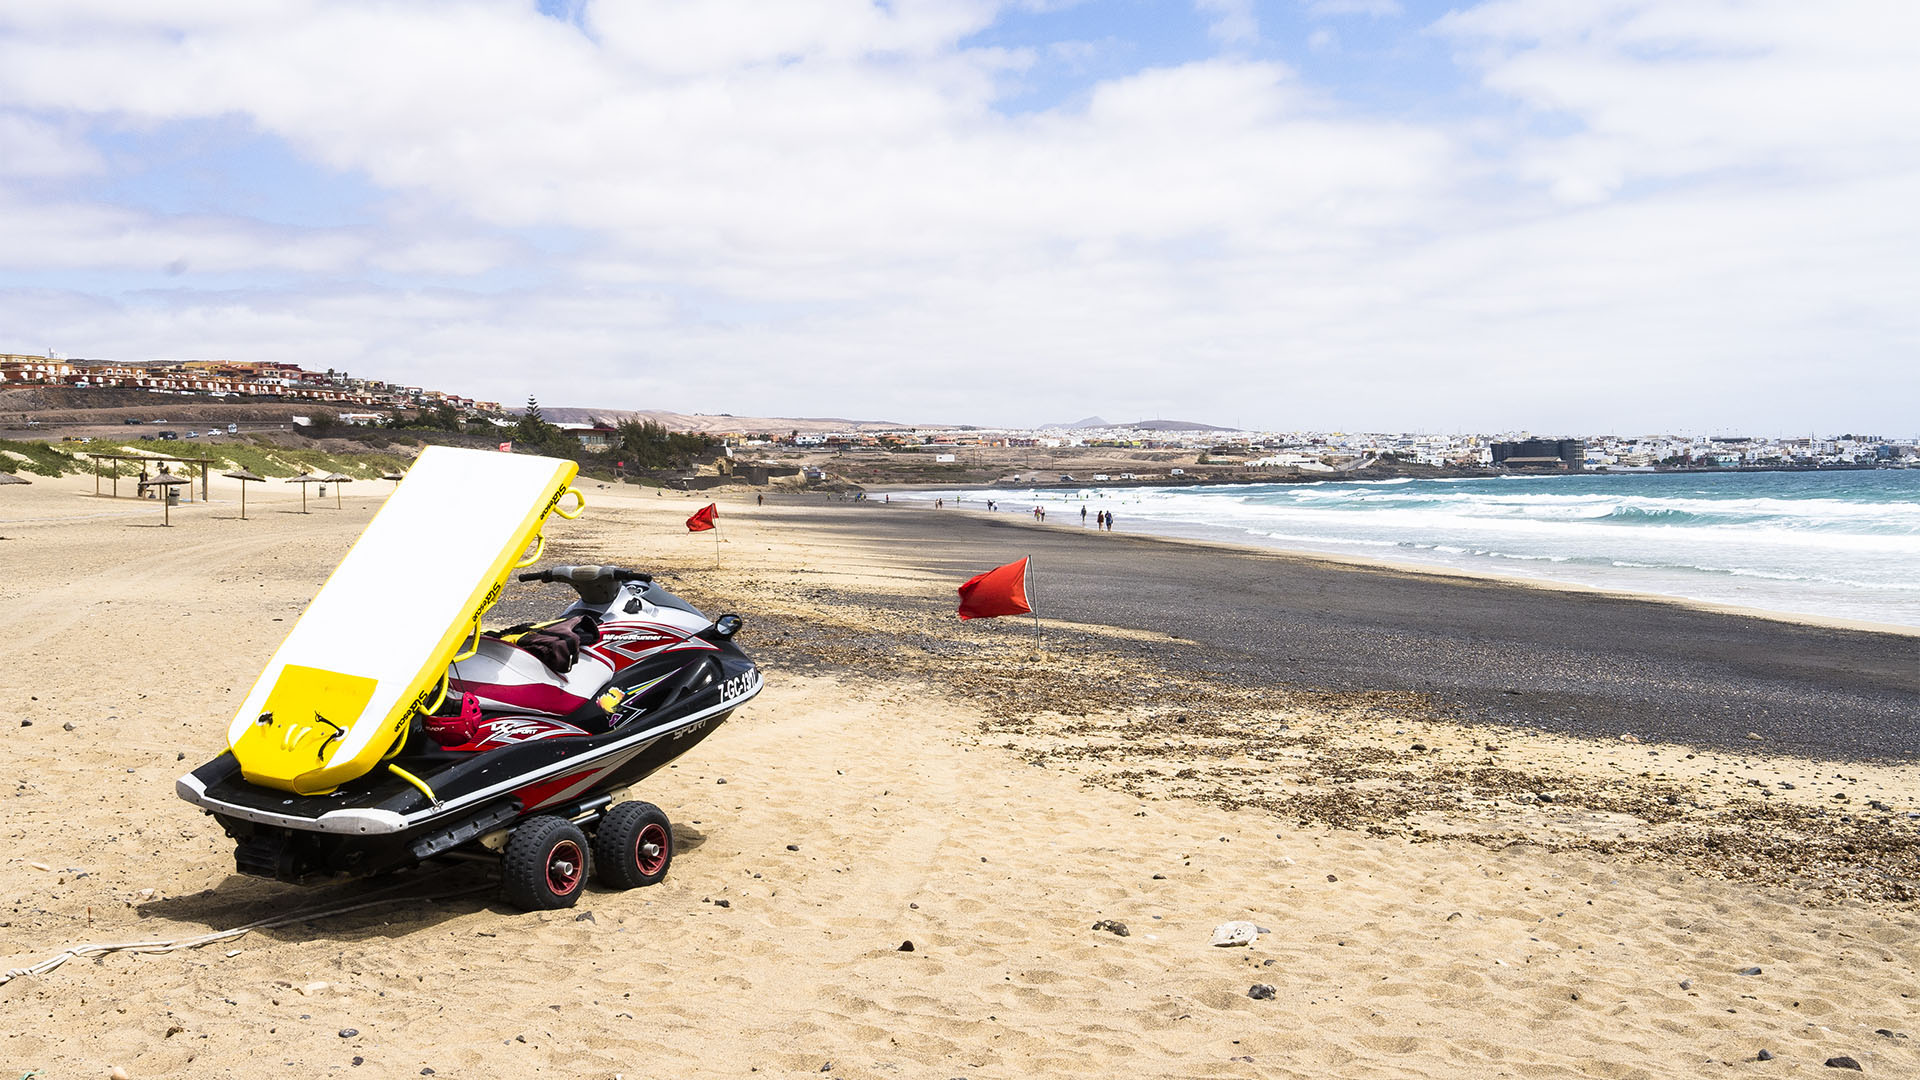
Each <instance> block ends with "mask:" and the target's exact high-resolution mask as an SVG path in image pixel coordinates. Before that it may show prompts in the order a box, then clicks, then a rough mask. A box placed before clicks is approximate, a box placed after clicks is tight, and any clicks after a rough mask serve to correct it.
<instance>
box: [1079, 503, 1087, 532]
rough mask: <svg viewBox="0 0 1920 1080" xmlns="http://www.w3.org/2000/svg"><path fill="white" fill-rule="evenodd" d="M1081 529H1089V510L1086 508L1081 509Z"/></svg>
mask: <svg viewBox="0 0 1920 1080" xmlns="http://www.w3.org/2000/svg"><path fill="white" fill-rule="evenodd" d="M1080 527H1081V528H1083V529H1084V528H1086V527H1087V508H1086V507H1084V506H1083V507H1081V508H1080Z"/></svg>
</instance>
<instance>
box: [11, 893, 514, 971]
mask: <svg viewBox="0 0 1920 1080" xmlns="http://www.w3.org/2000/svg"><path fill="white" fill-rule="evenodd" d="M492 888H494V886H493V885H492V884H487V885H472V886H468V887H467V888H464V889H453V890H451V891H448V892H439V893H426V894H423V895H410V896H385V897H380V898H378V899H374V900H361V901H358V902H357V903H352V904H342V905H340V906H338V907H330V908H319V909H309V910H307V911H296V912H293V913H292V914H289V915H276V916H274V917H272V918H270V919H261V920H259V921H258V922H250V923H248V924H246V925H245V926H236V927H234V928H233V929H231V930H220V931H217V932H215V933H211V934H203V935H201V936H200V937H194V938H176V939H174V940H171V941H122V942H115V943H112V944H99V945H73V946H70V947H68V948H65V949H62V950H61V951H59V952H57V953H55V954H53V955H52V956H49V957H47V958H46V959H45V960H42V961H40V962H39V963H37V964H34V965H33V966H32V967H23V968H10V969H8V970H7V971H4V972H0V986H5V985H6V984H8V983H10V982H12V981H13V980H15V979H17V978H19V977H20V976H22V975H45V974H46V973H47V972H49V971H52V970H53V969H54V968H57V967H59V966H60V965H61V964H64V963H66V962H67V961H69V960H78V959H81V958H84V957H89V956H105V955H106V954H108V953H116V952H130V953H170V952H177V951H178V950H181V949H198V948H200V947H201V946H204V945H212V944H213V943H215V942H218V941H229V940H232V939H233V938H238V937H242V936H244V935H246V934H249V933H251V932H253V931H255V930H271V929H273V928H274V927H276V926H286V925H288V924H289V923H297V922H307V921H310V920H313V919H327V918H332V917H333V916H335V915H345V914H347V913H349V912H354V911H360V910H362V909H365V908H370V907H379V906H380V905H382V904H393V903H398V902H400V901H402V900H451V899H453V898H455V897H460V896H470V895H472V894H474V893H477V892H485V891H487V890H488V889H492Z"/></svg>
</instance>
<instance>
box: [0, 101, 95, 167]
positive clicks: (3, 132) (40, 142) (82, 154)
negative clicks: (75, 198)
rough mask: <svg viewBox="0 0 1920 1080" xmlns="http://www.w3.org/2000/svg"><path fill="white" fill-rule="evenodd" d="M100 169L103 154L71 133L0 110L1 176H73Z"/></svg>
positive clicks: (30, 118)
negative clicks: (96, 151)
mask: <svg viewBox="0 0 1920 1080" xmlns="http://www.w3.org/2000/svg"><path fill="white" fill-rule="evenodd" d="M100 168H101V161H100V155H99V154H97V153H95V152H94V150H93V148H92V147H91V146H88V145H87V143H86V142H85V141H84V140H83V139H80V138H77V137H75V136H74V135H73V134H72V133H71V132H68V131H63V130H61V129H60V128H58V127H56V126H54V125H52V124H47V123H43V122H41V121H39V120H35V119H34V118H32V117H28V116H18V115H14V114H9V113H3V112H0V176H11V177H50V176H71V175H74V174H77V173H92V172H98V171H99V170H100Z"/></svg>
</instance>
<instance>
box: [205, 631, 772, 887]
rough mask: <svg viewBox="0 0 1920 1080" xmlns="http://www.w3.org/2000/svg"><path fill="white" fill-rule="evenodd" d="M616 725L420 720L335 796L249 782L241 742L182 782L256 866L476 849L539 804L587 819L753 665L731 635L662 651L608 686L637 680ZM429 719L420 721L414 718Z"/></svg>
mask: <svg viewBox="0 0 1920 1080" xmlns="http://www.w3.org/2000/svg"><path fill="white" fill-rule="evenodd" d="M661 675H666V676H667V678H666V679H664V680H663V681H662V682H660V683H659V684H658V685H657V686H656V687H654V688H653V689H651V690H649V691H647V692H646V693H645V694H644V695H640V696H636V697H634V698H630V699H628V700H627V701H626V702H623V703H622V705H621V709H622V710H625V713H624V714H620V713H617V714H616V715H615V716H614V717H613V718H611V719H612V720H613V721H614V722H615V723H616V724H617V726H615V727H612V728H611V729H609V730H606V731H602V732H599V733H596V734H588V735H575V736H569V737H564V738H546V739H540V740H537V741H530V742H520V743H513V744H509V745H506V746H501V747H499V748H497V749H492V750H486V751H482V752H466V753H461V752H454V751H449V750H445V749H442V748H441V747H439V746H438V745H436V744H434V743H433V742H432V741H431V740H428V739H426V738H425V737H424V736H422V735H421V734H420V733H419V732H418V731H415V732H414V733H413V734H412V735H411V736H410V737H409V739H408V743H407V747H406V749H405V750H404V751H403V752H402V753H400V754H398V755H396V756H395V757H394V758H393V759H392V761H391V762H390V764H391V765H393V766H396V767H397V768H398V769H401V770H405V771H406V772H407V773H409V774H411V775H412V776H414V777H416V778H418V779H419V780H421V781H422V782H423V783H425V784H426V786H427V787H428V788H430V789H431V790H432V792H433V796H434V797H433V798H432V799H429V798H428V796H427V794H426V793H425V792H423V791H421V790H420V789H418V788H417V787H415V786H414V785H413V784H412V783H411V782H409V781H408V780H406V779H404V778H402V777H401V776H399V775H398V774H397V773H395V772H394V771H393V770H391V769H389V768H387V767H385V766H382V767H381V768H379V769H376V770H375V771H373V772H371V773H369V774H368V775H366V776H364V777H361V778H359V779H358V780H355V781H353V782H351V783H348V784H344V785H342V786H341V787H340V788H339V789H338V790H336V791H333V792H330V793H328V794H325V795H296V794H292V793H290V792H286V791H280V790H276V789H271V788H264V787H259V786H256V785H254V784H251V783H249V782H247V780H246V779H245V778H244V777H243V776H242V775H241V774H240V770H239V765H238V763H237V762H236V761H235V760H234V757H233V755H232V754H231V753H227V754H222V755H220V756H219V757H217V758H215V759H214V760H212V761H209V762H207V763H206V764H205V765H202V766H200V767H199V768H198V769H195V770H194V771H193V772H192V773H189V774H188V775H187V776H185V777H182V778H181V780H180V784H179V790H180V794H181V796H182V797H183V798H185V799H187V800H188V801H190V802H194V803H197V804H199V805H201V806H203V807H205V808H206V809H207V811H208V812H209V813H210V814H212V815H213V817H214V819H215V820H217V821H219V822H220V825H221V827H222V828H223V829H225V830H226V832H227V835H228V836H230V837H232V838H233V840H234V841H235V845H236V848H235V853H234V858H235V864H236V868H237V869H238V870H239V871H240V872H241V873H245V874H252V875H256V876H260V877H269V878H274V879H277V880H280V881H289V882H296V883H306V882H312V881H317V880H327V879H338V878H341V877H363V876H367V875H371V874H378V873H383V872H386V871H390V870H395V869H400V868H403V867H406V866H411V865H414V864H417V863H420V862H423V861H426V860H428V859H433V858H437V857H441V856H444V855H447V854H449V853H452V852H456V851H460V850H461V849H463V848H464V849H466V850H468V851H473V850H475V849H476V847H477V844H476V842H477V841H479V840H480V839H481V838H482V837H485V836H488V835H489V834H496V833H498V832H499V831H500V830H503V829H506V828H510V827H511V826H512V825H513V823H514V822H515V821H517V820H518V819H520V818H522V817H525V816H528V815H531V814H557V815H560V816H565V817H570V818H571V817H578V816H580V815H582V814H585V813H589V812H591V811H592V809H593V808H595V807H597V806H600V805H604V803H605V802H606V795H607V793H609V792H612V791H616V790H618V789H621V788H625V787H630V786H632V785H634V784H637V783H639V782H640V781H642V780H644V779H646V778H647V777H648V776H650V775H652V774H653V773H655V772H657V771H659V770H660V769H662V768H664V767H665V766H666V765H668V764H669V763H671V762H672V761H673V760H674V759H676V758H678V757H680V756H681V755H683V754H685V753H686V752H687V751H688V750H691V749H693V748H694V747H695V746H697V745H699V743H700V742H701V741H702V740H704V739H705V738H706V737H707V736H708V735H710V734H712V733H713V731H714V730H715V729H716V728H718V727H719V726H720V725H721V724H722V723H724V722H726V720H727V718H728V717H730V716H731V715H732V713H733V710H734V709H736V708H738V707H739V706H740V705H741V704H743V703H744V702H745V701H746V700H748V699H749V698H751V697H752V696H753V695H754V694H756V693H758V691H759V689H760V677H759V673H758V671H757V670H756V669H755V668H754V666H753V663H752V661H751V660H749V659H748V658H747V657H746V655H745V654H744V653H742V652H741V651H740V650H739V648H738V647H736V646H735V645H733V643H732V642H731V641H723V642H722V643H721V644H720V647H719V649H718V650H717V651H714V652H706V653H700V654H698V655H696V656H694V657H692V658H689V657H688V656H686V655H681V656H678V657H673V656H668V657H659V658H657V659H654V660H651V661H649V662H646V663H643V664H636V665H634V666H633V667H631V668H629V669H627V670H626V671H623V672H622V673H621V676H620V677H619V678H617V679H616V680H615V681H614V683H612V684H610V685H620V684H622V683H624V684H626V685H629V686H637V685H640V684H642V683H644V682H646V681H648V680H652V679H655V678H658V677H659V676H661ZM416 723H417V722H416Z"/></svg>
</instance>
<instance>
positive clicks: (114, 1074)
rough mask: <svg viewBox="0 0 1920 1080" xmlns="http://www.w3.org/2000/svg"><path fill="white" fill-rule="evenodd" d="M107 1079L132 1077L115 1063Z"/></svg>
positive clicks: (128, 1078)
mask: <svg viewBox="0 0 1920 1080" xmlns="http://www.w3.org/2000/svg"><path fill="white" fill-rule="evenodd" d="M28 1075H29V1076H31V1075H32V1074H31V1073H29V1074H28ZM107 1080H131V1078H130V1077H129V1076H128V1074H127V1070H126V1069H124V1068H122V1067H121V1066H119V1065H115V1066H114V1067H113V1068H111V1069H108V1070H107Z"/></svg>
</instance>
